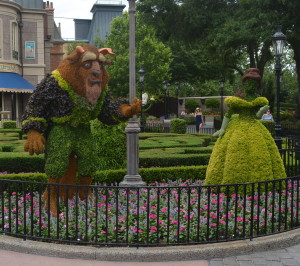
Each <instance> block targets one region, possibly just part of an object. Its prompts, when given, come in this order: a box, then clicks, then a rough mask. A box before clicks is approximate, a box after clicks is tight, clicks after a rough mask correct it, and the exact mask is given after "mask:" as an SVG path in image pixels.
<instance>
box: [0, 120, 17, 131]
mask: <svg viewBox="0 0 300 266" xmlns="http://www.w3.org/2000/svg"><path fill="white" fill-rule="evenodd" d="M3 128H4V129H8V128H17V122H16V121H10V120H8V121H3Z"/></svg>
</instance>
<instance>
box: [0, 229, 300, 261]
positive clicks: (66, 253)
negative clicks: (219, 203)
mask: <svg viewBox="0 0 300 266" xmlns="http://www.w3.org/2000/svg"><path fill="white" fill-rule="evenodd" d="M2 265H3V266H4V265H5V266H40V265H42V266H50V265H51V266H52V265H55V266H60V265H61V266H81V265H83V266H104V265H105V266H223V265H230V266H235V265H240V266H247V265H269V266H277V265H299V266H300V229H295V230H293V231H289V232H286V233H281V234H276V235H273V236H266V237H261V238H256V239H253V240H252V241H249V240H240V241H232V242H224V243H215V244H203V245H191V246H167V247H149V248H147V247H143V248H132V247H131V248H130V247H122V248H115V247H111V248H105V247H92V246H79V245H63V244H53V243H43V242H38V241H30V240H26V241H23V240H22V239H20V238H14V237H9V236H5V235H0V266H2Z"/></svg>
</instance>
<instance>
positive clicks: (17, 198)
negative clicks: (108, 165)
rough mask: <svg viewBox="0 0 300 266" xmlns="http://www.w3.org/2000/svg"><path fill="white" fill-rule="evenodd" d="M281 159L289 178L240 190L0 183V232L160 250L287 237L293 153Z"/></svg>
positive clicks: (299, 177)
mask: <svg viewBox="0 0 300 266" xmlns="http://www.w3.org/2000/svg"><path fill="white" fill-rule="evenodd" d="M281 154H282V158H283V160H284V164H285V167H286V171H287V173H288V174H289V175H293V174H294V175H295V176H294V177H290V178H285V179H281V180H270V181H265V182H257V183H248V184H235V185H220V186H204V185H203V181H199V180H198V181H195V182H192V181H189V182H179V183H178V182H171V181H169V182H168V183H163V184H158V183H154V184H152V185H149V186H144V187H140V186H139V187H121V186H103V185H101V186H85V187H81V186H79V185H76V186H72V185H61V184H45V183H36V182H24V181H15V180H0V232H1V233H4V234H8V235H12V236H17V237H22V238H24V239H34V240H42V241H49V242H51V241H54V242H62V243H77V244H93V245H105V246H128V245H129V246H160V245H185V244H198V243H212V242H224V241H234V240H241V239H252V238H255V237H260V236H266V235H271V234H277V233H280V232H284V231H288V230H292V229H295V228H298V227H299V218H300V213H299V206H300V205H299V204H300V197H299V193H300V186H299V185H300V184H299V182H300V164H299V159H297V157H296V151H295V150H287V149H286V150H282V151H281ZM46 189H48V191H49V190H51V189H52V190H53V189H55V191H56V194H57V195H59V196H57V197H56V198H55V200H54V203H55V206H56V208H57V213H54V214H52V213H51V212H50V202H51V200H50V197H51V196H50V193H48V194H46V196H45V194H44V191H45V190H46ZM45 197H46V198H45ZM84 198H86V199H84ZM51 204H53V202H52V203H51Z"/></svg>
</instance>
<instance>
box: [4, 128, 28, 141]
mask: <svg viewBox="0 0 300 266" xmlns="http://www.w3.org/2000/svg"><path fill="white" fill-rule="evenodd" d="M0 133H4V134H5V133H16V134H18V137H19V139H22V137H23V131H22V129H20V128H15V129H13V128H7V129H4V128H0Z"/></svg>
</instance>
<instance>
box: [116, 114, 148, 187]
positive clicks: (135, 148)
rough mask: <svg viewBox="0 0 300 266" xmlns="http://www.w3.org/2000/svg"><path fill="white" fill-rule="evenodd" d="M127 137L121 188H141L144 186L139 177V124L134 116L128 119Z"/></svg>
mask: <svg viewBox="0 0 300 266" xmlns="http://www.w3.org/2000/svg"><path fill="white" fill-rule="evenodd" d="M125 132H126V136H127V175H125V176H124V179H123V181H122V182H121V183H120V185H121V186H142V185H145V183H144V182H143V180H142V178H141V176H140V175H139V136H138V133H139V132H140V127H139V123H138V122H137V121H136V116H134V117H133V118H131V119H129V121H128V125H127V127H126V128H125Z"/></svg>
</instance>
